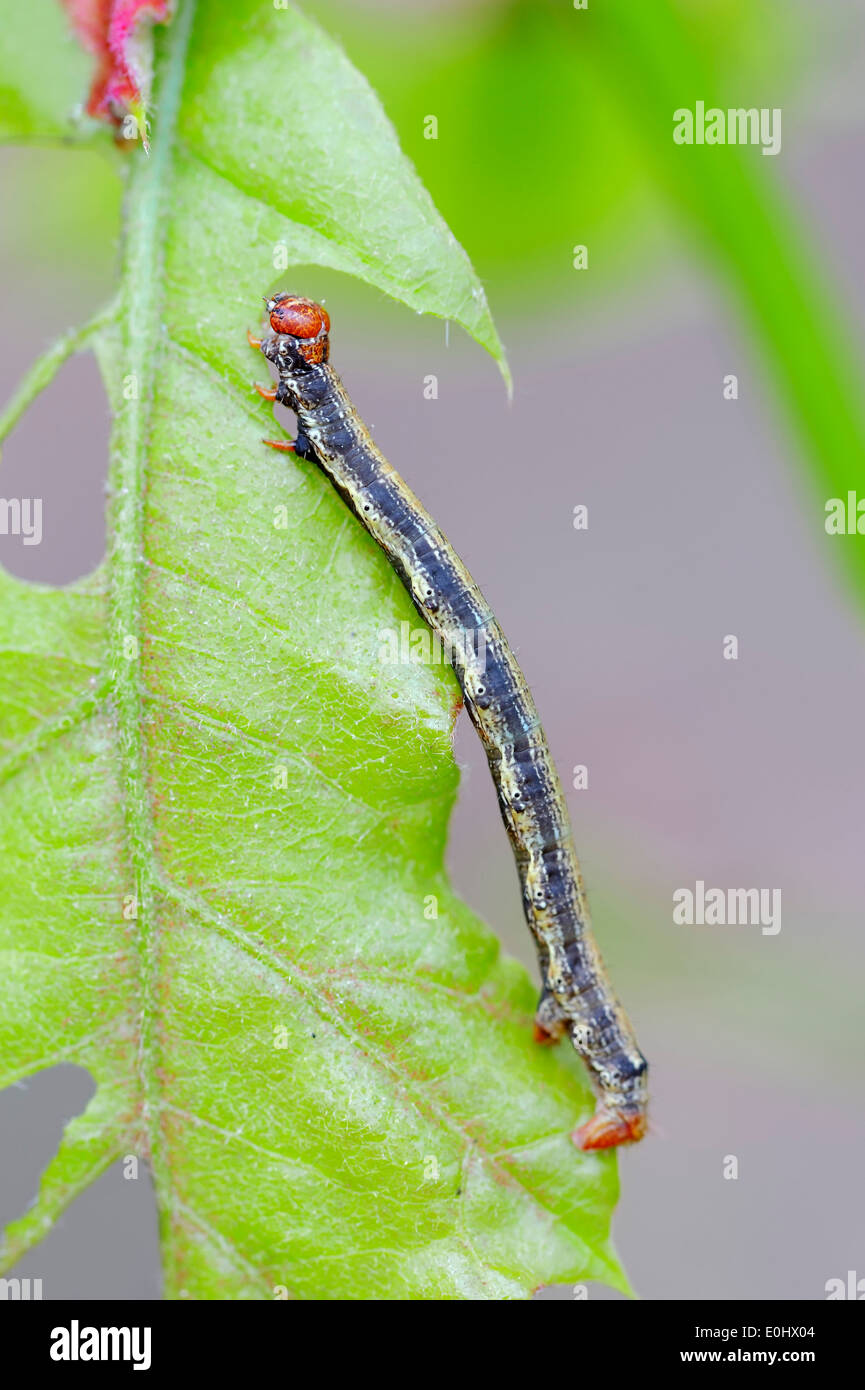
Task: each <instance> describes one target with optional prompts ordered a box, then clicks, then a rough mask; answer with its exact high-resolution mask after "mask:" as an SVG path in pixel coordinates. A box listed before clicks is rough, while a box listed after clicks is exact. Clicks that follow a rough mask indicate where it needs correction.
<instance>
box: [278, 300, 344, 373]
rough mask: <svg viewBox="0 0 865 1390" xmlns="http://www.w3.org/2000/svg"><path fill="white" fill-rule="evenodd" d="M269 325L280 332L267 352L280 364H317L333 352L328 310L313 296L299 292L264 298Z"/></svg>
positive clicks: (324, 360) (310, 365) (325, 359)
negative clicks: (310, 297)
mask: <svg viewBox="0 0 865 1390" xmlns="http://www.w3.org/2000/svg"><path fill="white" fill-rule="evenodd" d="M264 303H265V307H266V309H267V312H268V315H269V316H270V326H271V328H272V329H273V331H274V333H275V334H276V335H277V337H276V338H275V340H274V342H273V348H272V351H271V352H268V351H267V349H266V348H265V355H266V356H267V357H269V358H271V360H272V361H275V362H277V364H278V363H279V362H280V361H282V362H284V363H285V364H286V365H296V364H299V363H300V362H305V363H306V365H307V366H309V367H312V366H317V365H318V363H320V362H326V361H327V359H328V356H329V354H330V338H329V334H330V318H329V316H328V312H327V310H326V309H323V308H322V306H321V305H320V304H316V303H315V301H314V300H312V299H303V298H301V296H300V295H296V294H285V293H283V294H275V295H273V297H272V298H271V299H266V300H265V301H264Z"/></svg>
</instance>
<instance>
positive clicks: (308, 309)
mask: <svg viewBox="0 0 865 1390" xmlns="http://www.w3.org/2000/svg"><path fill="white" fill-rule="evenodd" d="M265 306H266V310H267V314H268V316H269V320H270V327H271V329H272V330H273V331H272V333H271V334H270V335H268V336H266V337H263V338H256V337H254V336H253V335H252V334H248V335H247V336H248V339H249V343H250V346H252V347H255V348H258V349H260V350H261V352H262V353H263V354H264V356H265V357H266V358H267V360H268V361H269V362H271V363H272V364H273V365H274V367H275V368H276V372H277V382H276V385H275V386H271V387H264V386H261V385H256V388H255V389H256V390H257V391H258V392H259V394H260V395H261V396H263V397H264V399H265V400H268V401H276V402H278V403H279V404H282V405H285V406H287V407H288V408H289V409H290V410H291V411H293V413H294V414H295V415H296V416H297V437H296V439H294V440H287V439H279V440H270V439H267V440H264V441H263V442H264V443H265V444H268V445H270V446H271V447H272V448H275V449H282V450H291V451H293V452H294V453H295V454H297V455H298V456H299V457H301V458H304V459H309V460H311V461H312V462H314V463H315V464H316V465H317V466H318V467H319V468H320V469H321V470H322V472H323V473H324V474H325V475H326V477H327V478H328V479H329V480H330V482H331V483H332V484H333V486H334V487H335V488H336V490H337V492H338V493H339V494H340V496H341V497H342V498H343V500H344V501H345V503H346V504H347V506H348V507H349V508H350V509H351V511H352V512H353V513H354V515H355V516H356V517H357V519H358V520H359V521H360V522H361V524H362V525H363V526H364V527H365V528H366V530H367V531H368V532H369V534H370V535H371V536H372V537H373V539H374V540H375V541H377V542H378V544H379V545H380V546H381V548H382V550H383V551H384V552H385V554H386V556H387V558H388V560H389V561H390V563H391V565H392V566H393V568H394V569H395V570H396V572H397V574H398V575H399V577H400V579H401V580H402V581H403V583H404V584H405V586H406V588H407V589H408V592H409V594H410V595H411V598H412V600H413V602H414V605H415V607H416V608H417V610H418V612H419V613H420V615H421V617H422V618H423V619H424V620H425V622H426V623H428V624H429V626H430V628H431V629H432V630H433V632H434V633H435V634H436V636H437V637H438V638H439V640H440V641H441V643H442V644H443V647H444V648H445V650H446V651H447V652H448V655H449V658H450V660H451V663H452V665H453V668H454V671H455V674H456V677H457V680H458V681H459V684H460V687H461V689H462V693H463V697H464V700H465V706H466V709H467V710H468V713H469V717H470V718H471V720H472V723H473V724H474V726H475V728H476V729H477V732H478V734H479V736H480V738H481V741H482V743H483V746H484V749H485V751H486V755H487V760H488V762H489V767H490V772H491V774H492V778H493V782H494V783H495V788H496V792H497V794H498V801H499V808H500V810H501V815H502V819H503V821H504V824H505V828H506V830H507V833H508V836H509V838H510V842H511V846H512V848H513V852H514V858H515V860H516V866H517V872H518V874H519V878H520V884H521V887H522V896H523V907H524V911H525V916H526V921H527V922H528V925H529V929H530V930H531V932H532V935H533V936H534V939H535V943H536V946H537V951H538V958H539V963H540V969H541V978H542V981H543V986H542V990H541V997H540V1002H539V1004H538V1008H537V1013H536V1015H535V1038H536V1040H537V1041H538V1042H544V1043H551V1042H555V1041H558V1039H559V1038H561V1037H562V1036H563V1035H564V1034H566V1033H567V1034H568V1035H569V1036H570V1039H571V1042H572V1043H573V1046H574V1048H575V1049H576V1051H577V1052H578V1054H579V1055H580V1056H581V1057H582V1058H583V1061H584V1063H585V1065H586V1068H587V1070H588V1073H589V1077H590V1079H591V1082H592V1085H593V1089H594V1091H595V1095H596V1098H597V1104H596V1107H595V1111H594V1114H593V1115H592V1116H591V1118H590V1119H589V1120H588V1121H587V1123H586V1124H584V1125H582V1126H580V1127H579V1128H577V1129H575V1130H574V1132H573V1134H572V1136H571V1137H572V1139H573V1142H574V1143H575V1145H576V1146H577V1148H579V1149H584V1150H588V1149H605V1148H611V1147H612V1146H614V1145H617V1144H624V1143H631V1142H634V1141H636V1140H638V1139H641V1138H642V1137H643V1135H644V1134H645V1132H646V1127H647V1107H648V1096H647V1072H648V1066H647V1063H646V1060H645V1058H644V1057H643V1055H642V1053H641V1052H640V1050H639V1048H638V1046H637V1041H636V1038H635V1036H634V1031H633V1029H632V1027H631V1024H630V1022H629V1021H628V1018H627V1015H626V1014H625V1012H624V1010H623V1008H622V1006H621V1005H620V1004H619V1002H618V1000H617V998H616V996H615V994H614V993H613V989H612V986H611V984H610V981H609V979H608V977H607V973H606V970H605V968H604V964H603V961H602V960H601V956H600V952H599V950H598V947H597V944H596V942H595V939H594V936H593V934H592V928H591V922H590V918H589V910H588V904H587V901H586V892H585V888H584V886H583V880H582V875H581V873H580V866H579V862H578V860H577V855H576V850H575V848H574V843H573V836H572V833H571V827H570V821H569V818H568V811H567V807H566V805H565V799H564V794H563V791H562V787H561V783H560V782H559V779H558V775H557V773H556V770H555V766H554V764H553V761H552V757H551V755H550V750H549V747H548V746H547V741H546V738H545V737H544V733H543V730H542V728H541V724H540V719H539V716H538V712H537V709H536V707H535V703H534V700H533V699H532V696H531V693H530V691H529V689H528V685H527V683H526V680H525V677H524V676H523V674H522V671H521V670H520V668H519V666H518V665H517V662H516V659H515V657H514V655H513V653H512V652H511V650H510V648H509V646H508V644H507V641H506V639H505V636H504V633H503V632H502V630H501V628H500V626H499V624H498V622H497V621H496V619H495V617H494V615H493V613H492V611H491V609H490V607H489V606H488V604H487V603H486V601H485V599H484V597H483V594H482V593H481V591H480V589H479V588H478V586H477V584H476V583H475V582H474V580H473V579H472V577H471V575H470V574H469V572H468V570H467V569H466V567H465V565H463V563H462V561H461V560H460V558H459V556H458V555H457V554H456V553H455V551H454V549H453V547H452V546H451V545H450V543H449V542H448V540H447V539H446V537H445V536H444V534H443V533H442V531H441V530H440V529H439V527H438V526H437V525H436V523H435V521H434V520H433V518H432V517H431V516H430V515H429V513H428V512H427V511H425V509H424V507H423V506H422V505H421V503H420V502H419V501H418V499H417V497H415V495H414V493H413V492H412V491H411V490H410V488H409V487H408V486H407V485H406V484H405V483H404V482H403V480H402V478H400V476H399V475H398V474H397V473H396V471H395V470H394V469H393V468H392V467H391V465H390V464H389V463H388V461H387V459H385V457H384V455H383V454H382V453H381V452H380V451H379V450H378V449H377V448H376V446H375V444H374V443H373V440H372V438H371V436H370V433H369V431H368V429H367V428H366V426H365V425H364V423H363V421H362V420H361V418H360V416H359V415H358V412H357V411H356V410H355V408H354V406H353V404H352V402H351V400H350V399H349V396H348V393H347V392H346V390H345V387H344V386H343V384H342V382H341V381H340V379H339V377H338V376H337V374H336V372H335V371H334V370H333V368H332V367H331V365H330V360H329V358H330V318H329V316H328V314H327V311H326V310H325V309H324V308H322V306H321V305H319V304H316V303H314V302H313V301H312V300H310V299H304V298H302V297H299V296H297V295H291V294H285V293H282V294H277V295H274V296H273V297H272V298H269V299H265Z"/></svg>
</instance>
